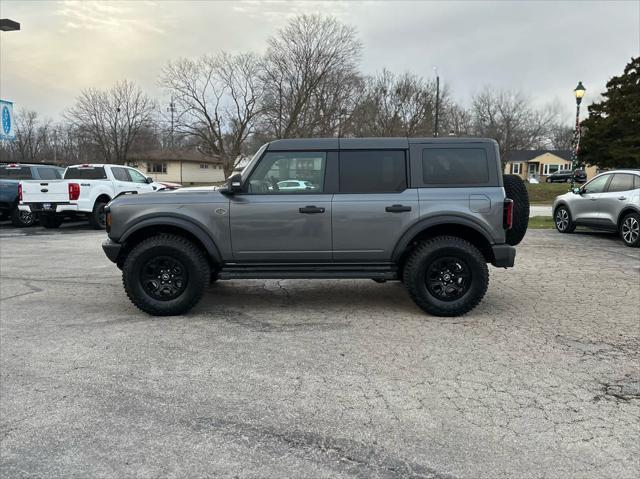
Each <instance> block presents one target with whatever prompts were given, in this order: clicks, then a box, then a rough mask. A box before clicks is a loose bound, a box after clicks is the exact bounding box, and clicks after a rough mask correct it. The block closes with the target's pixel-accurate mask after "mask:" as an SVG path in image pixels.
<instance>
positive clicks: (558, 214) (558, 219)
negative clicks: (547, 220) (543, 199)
mask: <svg viewBox="0 0 640 479" xmlns="http://www.w3.org/2000/svg"><path fill="white" fill-rule="evenodd" d="M563 212H565V213H566V216H565V217H563V216H562V213H563ZM553 224H554V225H555V227H556V230H558V232H559V233H573V232H574V231H575V229H576V224H575V223H574V222H573V218H572V217H571V211H569V208H567V207H566V206H565V205H560V206H558V207H557V208H556V210H555V211H554V212H553ZM565 224H566V226H564V225H565Z"/></svg>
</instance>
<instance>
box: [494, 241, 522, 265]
mask: <svg viewBox="0 0 640 479" xmlns="http://www.w3.org/2000/svg"><path fill="white" fill-rule="evenodd" d="M491 251H492V252H493V261H492V262H491V264H492V265H493V266H496V267H498V268H513V265H514V264H515V262H516V249H515V248H514V247H513V246H511V245H508V244H497V245H493V246H492V247H491Z"/></svg>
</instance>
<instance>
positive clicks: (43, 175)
mask: <svg viewBox="0 0 640 479" xmlns="http://www.w3.org/2000/svg"><path fill="white" fill-rule="evenodd" d="M38 176H39V177H40V179H41V180H59V179H60V178H62V175H61V174H60V170H58V169H57V168H43V167H39V168H38Z"/></svg>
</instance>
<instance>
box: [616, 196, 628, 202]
mask: <svg viewBox="0 0 640 479" xmlns="http://www.w3.org/2000/svg"><path fill="white" fill-rule="evenodd" d="M618 199H619V200H620V201H624V200H626V199H627V197H626V196H618Z"/></svg>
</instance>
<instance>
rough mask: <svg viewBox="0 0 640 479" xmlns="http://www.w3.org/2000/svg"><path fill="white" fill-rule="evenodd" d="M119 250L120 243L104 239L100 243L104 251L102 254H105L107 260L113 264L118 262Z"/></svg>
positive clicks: (120, 247)
mask: <svg viewBox="0 0 640 479" xmlns="http://www.w3.org/2000/svg"><path fill="white" fill-rule="evenodd" d="M121 249H122V245H121V244H120V243H116V242H115V241H111V240H110V239H106V240H104V241H103V242H102V251H104V254H106V255H107V258H109V260H110V261H112V262H113V263H115V262H116V261H117V260H118V255H119V254H120V250H121Z"/></svg>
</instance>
